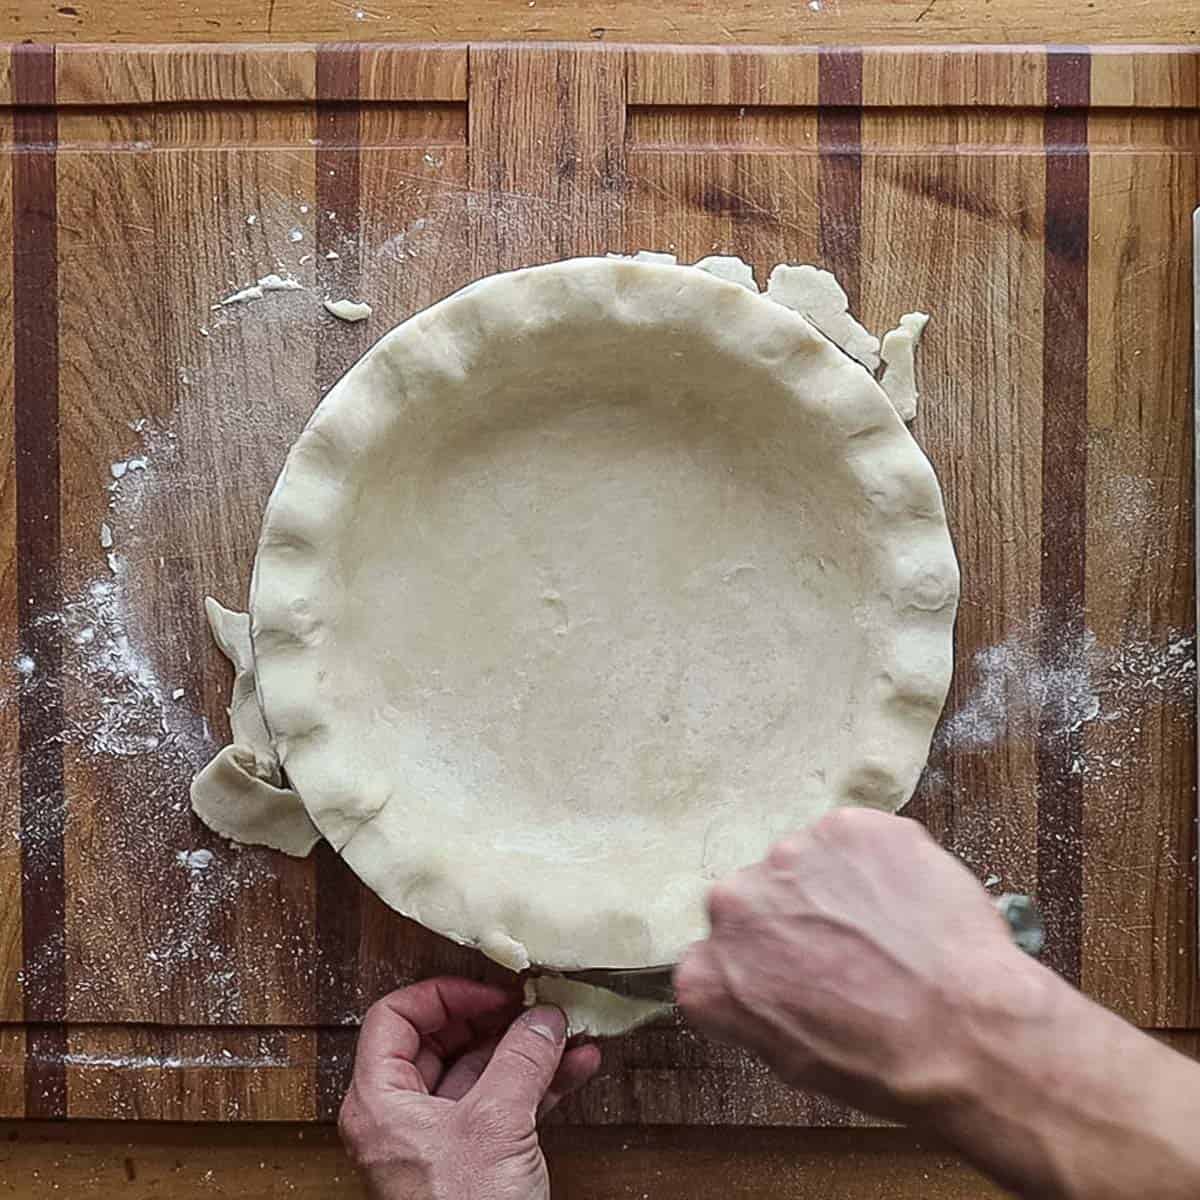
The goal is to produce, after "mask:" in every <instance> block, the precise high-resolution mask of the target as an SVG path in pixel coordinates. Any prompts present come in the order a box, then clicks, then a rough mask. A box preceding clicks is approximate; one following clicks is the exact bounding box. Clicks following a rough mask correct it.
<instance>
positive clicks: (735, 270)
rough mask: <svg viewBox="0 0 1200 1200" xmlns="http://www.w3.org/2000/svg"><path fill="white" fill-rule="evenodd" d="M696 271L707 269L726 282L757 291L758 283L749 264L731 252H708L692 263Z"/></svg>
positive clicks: (750, 290) (749, 290)
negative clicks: (706, 255) (705, 255)
mask: <svg viewBox="0 0 1200 1200" xmlns="http://www.w3.org/2000/svg"><path fill="white" fill-rule="evenodd" d="M692 266H694V267H695V268H696V270H698V271H707V272H708V273H709V274H710V275H715V276H716V277H717V278H718V279H724V280H725V281H726V282H727V283H736V284H737V285H738V287H744V288H745V289H746V291H748V292H757V291H758V283H757V281H756V280H755V278H754V270H753V269H752V268H751V266H750V264H749V263H747V262H743V261H742V260H741V259H740V258H737V257H736V256H735V255H732V254H710V255H708V257H707V258H702V259H700V260H699V261H698V262H694V263H693V264H692Z"/></svg>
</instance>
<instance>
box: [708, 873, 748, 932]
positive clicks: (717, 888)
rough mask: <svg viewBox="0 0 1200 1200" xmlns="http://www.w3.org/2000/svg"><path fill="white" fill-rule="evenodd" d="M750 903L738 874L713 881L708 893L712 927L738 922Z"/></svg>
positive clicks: (742, 917)
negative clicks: (716, 881)
mask: <svg viewBox="0 0 1200 1200" xmlns="http://www.w3.org/2000/svg"><path fill="white" fill-rule="evenodd" d="M749 912H750V905H749V902H748V901H747V899H746V896H745V894H744V892H743V890H742V885H741V880H740V878H739V876H737V875H733V876H731V877H730V878H729V879H722V880H720V881H719V882H718V883H714V884H713V886H712V887H711V888H710V889H709V893H708V917H709V921H710V922H711V923H712V926H713V928H714V929H716V928H718V927H719V926H721V925H732V924H738V923H739V922H742V921H744V920H745V919H746V917H747V916H748V915H749Z"/></svg>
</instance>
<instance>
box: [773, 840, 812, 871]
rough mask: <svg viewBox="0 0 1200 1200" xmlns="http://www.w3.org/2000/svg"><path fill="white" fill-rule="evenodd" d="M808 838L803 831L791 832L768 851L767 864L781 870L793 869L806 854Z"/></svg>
mask: <svg viewBox="0 0 1200 1200" xmlns="http://www.w3.org/2000/svg"><path fill="white" fill-rule="evenodd" d="M808 844H809V842H808V838H807V837H805V835H804V834H802V833H790V834H788V836H787V837H784V838H780V839H779V841H777V842H776V843H775V844H774V845H773V846H772V847H771V848H770V849H769V850H768V851H767V865H768V866H770V867H775V868H776V869H779V870H784V871H791V870H794V869H795V867H796V865H797V864H798V863H799V862H800V860H801V859H802V858H803V856H804V852H805V850H807V848H808Z"/></svg>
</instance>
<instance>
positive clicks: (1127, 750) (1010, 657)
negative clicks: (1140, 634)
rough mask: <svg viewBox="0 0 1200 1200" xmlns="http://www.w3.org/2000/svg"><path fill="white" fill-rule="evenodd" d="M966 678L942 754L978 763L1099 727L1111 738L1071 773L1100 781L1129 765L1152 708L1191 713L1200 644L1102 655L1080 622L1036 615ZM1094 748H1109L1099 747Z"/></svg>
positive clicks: (1150, 645)
mask: <svg viewBox="0 0 1200 1200" xmlns="http://www.w3.org/2000/svg"><path fill="white" fill-rule="evenodd" d="M1047 647H1049V648H1051V650H1050V652H1049V653H1047V652H1046V648H1047ZM960 669H961V668H960ZM964 674H965V675H966V676H967V678H968V679H969V680H970V687H969V691H968V692H967V695H966V698H965V699H964V700H963V701H962V703H961V704H960V705H959V706H958V707H957V708H955V709H953V710H952V711H950V712H949V713H948V715H947V716H946V718H945V719H944V720H943V722H942V724H941V726H940V727H939V729H938V732H937V734H936V736H935V739H934V750H935V753H936V752H946V751H958V752H965V753H968V754H970V753H980V752H984V751H987V750H989V749H991V748H993V747H995V746H997V745H1000V744H1002V743H1004V742H1006V741H1008V740H1017V739H1022V738H1033V737H1039V736H1040V737H1042V738H1046V737H1056V736H1061V735H1067V734H1074V733H1076V732H1078V731H1079V730H1081V729H1082V728H1084V727H1085V726H1088V725H1092V724H1093V723H1095V724H1097V725H1101V726H1103V727H1105V729H1106V733H1107V736H1106V737H1105V738H1104V739H1089V742H1088V743H1084V744H1083V746H1082V749H1081V750H1080V752H1079V753H1078V754H1076V756H1075V758H1074V761H1073V765H1072V771H1073V772H1074V773H1077V774H1085V775H1088V776H1095V775H1096V774H1098V773H1101V772H1104V771H1107V770H1110V769H1113V768H1118V767H1122V766H1127V765H1129V763H1128V762H1127V761H1126V758H1127V756H1128V755H1130V754H1133V753H1134V752H1135V751H1136V749H1137V741H1138V738H1139V735H1140V733H1141V724H1140V721H1141V712H1142V710H1143V709H1145V708H1146V707H1147V706H1148V705H1161V704H1162V703H1164V702H1167V703H1171V704H1173V705H1177V706H1179V707H1181V708H1184V707H1188V710H1189V711H1190V705H1191V703H1192V701H1193V700H1194V697H1195V694H1196V642H1195V639H1194V638H1193V637H1191V636H1190V635H1188V634H1185V633H1182V632H1179V631H1177V630H1173V631H1170V632H1169V633H1168V634H1167V636H1166V638H1165V639H1163V640H1161V641H1148V640H1142V641H1137V640H1132V641H1129V642H1127V643H1125V644H1123V645H1120V646H1117V647H1110V646H1102V645H1101V644H1100V643H1099V641H1098V640H1097V638H1096V635H1095V634H1094V633H1093V632H1092V631H1091V630H1090V629H1087V628H1086V627H1084V626H1083V625H1082V622H1079V621H1077V622H1074V623H1069V624H1068V623H1064V622H1062V621H1061V620H1057V621H1056V620H1054V619H1053V618H1051V617H1050V616H1048V614H1046V613H1043V612H1037V613H1034V614H1033V615H1032V616H1031V617H1030V618H1028V619H1027V620H1026V621H1024V622H1022V623H1021V624H1020V625H1018V626H1017V627H1016V628H1015V629H1013V631H1012V632H1011V633H1010V634H1009V635H1008V637H1007V638H1005V639H1004V641H1003V642H1000V643H998V644H997V645H994V646H989V647H986V648H985V649H983V650H980V651H979V652H978V653H976V655H975V656H974V658H973V660H972V662H971V665H970V667H969V668H967V669H966V670H965V672H964ZM1092 740H1096V741H1097V742H1101V741H1102V742H1103V745H1099V744H1098V745H1096V746H1092V745H1091V744H1090V743H1091V741H1092Z"/></svg>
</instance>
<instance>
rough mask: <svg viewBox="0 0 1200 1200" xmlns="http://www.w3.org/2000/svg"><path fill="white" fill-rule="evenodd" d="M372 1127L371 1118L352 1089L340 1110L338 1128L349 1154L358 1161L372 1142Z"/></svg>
mask: <svg viewBox="0 0 1200 1200" xmlns="http://www.w3.org/2000/svg"><path fill="white" fill-rule="evenodd" d="M371 1125H372V1122H371V1119H370V1117H369V1116H368V1115H367V1113H366V1110H365V1109H364V1107H363V1105H362V1102H361V1101H360V1100H359V1098H358V1096H357V1094H356V1093H355V1092H354V1091H353V1089H352V1090H351V1091H350V1092H349V1093H348V1094H347V1096H346V1098H345V1099H344V1100H343V1101H342V1105H341V1108H339V1109H338V1122H337V1127H338V1136H339V1137H340V1138H341V1139H342V1144H343V1145H344V1146H345V1147H346V1151H347V1153H348V1154H349V1155H350V1157H351V1158H353V1159H355V1160H356V1161H357V1160H358V1159H359V1158H360V1157H361V1153H362V1150H363V1147H364V1146H365V1145H367V1143H368V1142H369V1141H370V1129H371Z"/></svg>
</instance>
